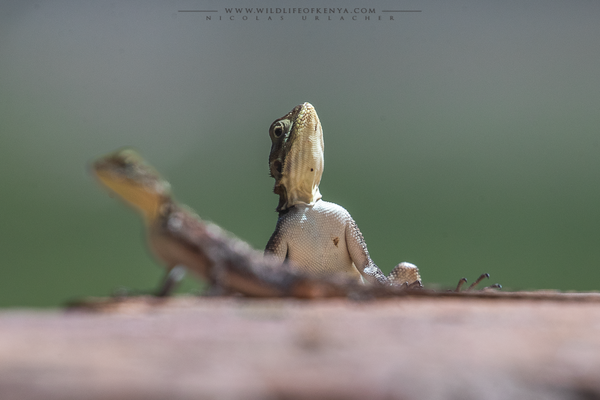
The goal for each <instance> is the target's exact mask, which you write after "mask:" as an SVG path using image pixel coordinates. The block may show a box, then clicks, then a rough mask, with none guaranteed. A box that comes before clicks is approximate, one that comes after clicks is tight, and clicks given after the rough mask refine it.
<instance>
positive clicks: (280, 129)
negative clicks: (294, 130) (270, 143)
mask: <svg viewBox="0 0 600 400" xmlns="http://www.w3.org/2000/svg"><path fill="white" fill-rule="evenodd" d="M289 127H290V122H289V121H287V120H282V121H276V122H275V123H273V125H272V126H271V133H272V134H273V137H274V138H275V139H279V138H280V137H281V136H282V135H283V134H284V133H286V132H287V131H288V129H289Z"/></svg>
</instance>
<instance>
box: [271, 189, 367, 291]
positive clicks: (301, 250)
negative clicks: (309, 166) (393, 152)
mask: <svg viewBox="0 0 600 400" xmlns="http://www.w3.org/2000/svg"><path fill="white" fill-rule="evenodd" d="M353 225H354V221H353V220H352V218H351V217H350V214H349V213H348V211H346V210H345V209H344V208H343V207H341V206H339V205H337V204H334V203H329V202H326V201H323V200H318V201H317V202H315V204H314V205H312V206H311V205H306V204H297V205H296V206H294V207H292V208H290V209H289V211H288V212H286V213H282V214H281V215H280V217H279V219H278V221H277V227H276V229H275V232H274V234H273V236H272V238H271V240H270V241H269V243H268V245H267V251H269V252H272V253H273V254H274V255H275V256H277V257H278V258H280V259H282V260H283V259H286V258H287V259H289V260H290V261H292V262H293V263H294V264H296V265H298V266H299V267H298V268H300V269H301V270H302V271H303V272H308V273H311V274H314V275H316V276H331V275H332V274H336V273H339V274H343V275H345V276H351V277H355V278H356V279H357V280H359V281H362V278H361V274H360V272H359V270H358V269H357V267H356V266H355V264H354V262H353V259H354V257H356V258H357V260H356V261H357V262H358V263H361V264H362V265H361V266H360V267H364V266H365V265H366V264H367V263H368V260H367V259H366V257H365V255H364V254H363V255H362V256H361V251H362V249H361V248H360V247H361V246H360V245H359V244H358V241H357V239H358V238H357V237H356V236H355V235H356V233H355V231H354V229H353ZM354 248H355V251H354V252H355V253H356V254H355V255H354V254H351V252H353V251H352V250H353V249H354ZM353 255H354V257H353Z"/></svg>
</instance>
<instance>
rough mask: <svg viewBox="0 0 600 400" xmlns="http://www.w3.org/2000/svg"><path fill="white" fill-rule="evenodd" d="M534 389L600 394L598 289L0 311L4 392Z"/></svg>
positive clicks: (485, 394) (205, 395) (389, 394)
mask: <svg viewBox="0 0 600 400" xmlns="http://www.w3.org/2000/svg"><path fill="white" fill-rule="evenodd" d="M561 300H564V301H561ZM89 304H92V306H89ZM532 398H534V399H536V398H539V399H563V398H568V399H592V398H600V301H599V296H598V295H595V294H593V295H589V296H578V295H571V296H570V297H569V295H565V296H564V298H561V296H560V295H553V294H551V295H549V296H545V295H541V296H540V295H539V294H538V295H532V296H530V297H529V298H528V297H527V296H522V298H520V299H514V298H505V297H501V296H496V297H491V298H485V297H483V298H481V297H475V296H464V297H425V296H406V297H400V298H394V299H386V300H374V301H363V302H357V301H350V300H344V299H335V300H318V301H302V300H289V299H274V300H253V299H242V298H200V297H177V298H171V299H165V300H157V299H150V298H131V299H125V300H121V301H113V300H104V301H96V302H91V303H88V307H87V308H86V307H83V308H79V309H77V310H69V311H64V310H61V311H53V312H48V311H35V310H4V311H2V312H0V399H2V400H13V399H19V400H23V399H27V400H28V399H50V400H54V399H57V400H58V399H61V400H70V399H118V400H120V399H123V400H125V399H127V400H137V399H140V400H141V399H144V400H154V399H532Z"/></svg>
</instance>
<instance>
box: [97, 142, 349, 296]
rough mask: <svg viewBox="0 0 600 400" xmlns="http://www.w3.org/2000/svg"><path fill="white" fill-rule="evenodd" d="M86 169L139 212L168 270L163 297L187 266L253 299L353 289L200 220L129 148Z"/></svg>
mask: <svg viewBox="0 0 600 400" xmlns="http://www.w3.org/2000/svg"><path fill="white" fill-rule="evenodd" d="M91 169H92V172H93V174H94V175H95V176H96V177H97V178H98V180H99V181H100V183H102V184H103V185H104V186H105V187H106V188H107V189H109V191H110V192H112V193H114V194H116V195H118V196H119V197H120V198H121V199H122V200H124V201H125V202H126V203H128V204H129V205H130V206H132V207H133V208H134V209H136V210H137V211H138V212H139V213H140V214H141V215H142V219H143V221H144V226H145V231H146V236H147V241H148V245H149V248H150V250H151V253H153V255H154V256H155V257H156V258H158V260H159V261H160V262H161V263H162V264H164V265H165V267H166V269H167V274H166V276H165V278H164V280H163V282H162V284H161V286H160V288H159V289H158V291H157V293H156V294H157V295H159V296H165V295H168V294H169V293H170V292H171V291H172V289H173V288H174V286H175V285H176V284H177V282H178V281H179V280H181V279H182V278H183V276H184V274H185V271H188V270H190V271H192V272H193V273H195V274H196V275H197V276H198V277H200V278H201V279H203V280H205V281H207V282H208V283H209V284H210V285H212V286H215V287H217V288H222V289H223V290H224V291H225V292H226V293H232V292H235V293H241V294H245V295H248V296H257V297H285V296H292V297H302V298H305V297H309V298H310V297H330V296H343V295H345V294H347V293H348V290H349V289H351V288H352V284H351V283H350V285H347V284H346V282H344V281H343V280H336V281H334V280H327V279H324V280H323V279H316V278H315V277H310V276H307V275H306V274H302V273H300V272H298V271H297V270H296V269H294V268H292V267H291V266H290V263H289V262H286V263H284V264H283V265H282V263H281V262H280V261H279V260H277V259H276V258H275V257H271V256H268V255H267V256H265V255H264V254H263V253H262V252H259V251H256V250H254V249H252V248H251V247H250V245H248V244H247V243H246V242H244V241H242V240H240V239H238V238H236V237H234V236H233V235H231V234H230V233H228V232H226V231H224V230H223V229H221V228H220V227H219V226H218V225H216V224H212V223H209V222H206V221H203V220H202V219H201V218H200V217H199V216H198V215H197V214H196V213H195V212H194V211H193V210H192V209H191V208H189V207H187V206H185V205H181V204H179V203H178V202H177V201H175V200H174V198H173V196H172V194H171V190H170V185H169V183H168V182H167V181H165V180H164V179H163V178H162V177H161V176H160V174H159V173H158V172H157V171H156V170H155V169H154V168H153V167H152V166H150V165H149V164H148V163H146V162H145V161H144V159H143V158H142V157H141V156H140V155H139V154H138V153H137V152H135V151H134V150H132V149H121V150H118V151H116V152H113V153H110V154H108V155H106V156H104V157H101V158H99V159H98V160H96V161H95V162H94V163H93V164H92V167H91Z"/></svg>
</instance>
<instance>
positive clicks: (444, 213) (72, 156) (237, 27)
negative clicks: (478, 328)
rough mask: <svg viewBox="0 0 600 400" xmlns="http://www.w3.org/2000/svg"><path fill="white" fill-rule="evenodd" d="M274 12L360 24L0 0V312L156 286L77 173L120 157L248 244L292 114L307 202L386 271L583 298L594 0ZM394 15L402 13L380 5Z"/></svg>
mask: <svg viewBox="0 0 600 400" xmlns="http://www.w3.org/2000/svg"><path fill="white" fill-rule="evenodd" d="M282 4H283V3H282V2H274V1H269V0H256V1H255V2H254V3H253V4H251V5H249V6H250V7H282ZM232 5H235V4H232ZM288 6H289V7H294V6H295V7H298V6H300V7H323V6H325V7H370V8H375V9H376V13H375V14H372V15H371V19H370V20H368V21H367V20H365V19H364V17H365V15H363V14H358V15H356V16H357V17H358V18H357V20H356V21H354V20H352V18H351V17H352V14H347V15H346V16H345V20H344V21H340V20H339V17H340V14H331V15H330V16H331V17H332V20H331V21H329V20H323V19H324V18H323V17H322V16H321V18H320V19H319V21H315V19H314V17H315V15H316V14H307V15H306V16H307V20H302V18H301V16H300V15H298V14H296V15H293V14H285V15H283V14H273V17H275V18H274V20H272V21H268V20H267V18H266V16H264V15H261V16H260V17H259V18H258V20H256V17H257V15H256V14H247V13H239V14H235V15H234V14H232V15H234V20H233V21H232V20H230V19H229V16H230V14H227V13H226V11H225V9H224V8H223V6H222V5H221V4H219V3H217V2H212V1H208V0H206V1H196V2H192V1H183V0H181V1H146V0H144V1H116V2H113V1H96V2H81V1H75V0H67V1H52V2H43V1H1V2H0V132H1V138H2V145H1V146H0V171H1V172H0V184H1V187H2V195H1V198H0V205H1V210H2V212H1V213H0V246H1V247H0V255H1V256H2V258H1V259H0V263H1V264H0V306H2V307H9V306H10V307H14V306H19V307H30V306H35V307H39V306H43V307H48V306H58V305H61V304H63V303H64V302H66V301H68V300H70V299H74V298H78V297H82V296H90V295H94V296H103V295H108V294H110V293H111V292H112V291H113V290H115V289H116V288H119V287H129V288H134V289H149V288H152V287H154V286H156V284H157V282H158V280H159V279H160V277H161V276H162V270H161V267H160V266H159V265H158V264H157V263H156V262H155V261H154V260H153V259H152V258H151V257H150V256H149V255H148V253H147V250H146V247H145V244H144V241H143V234H142V224H141V220H140V218H139V217H138V216H137V215H136V214H135V213H133V212H131V210H129V209H128V208H126V207H125V206H124V205H122V204H121V203H120V202H118V201H117V200H116V199H114V198H110V197H109V196H108V195H107V193H106V192H105V191H103V190H102V189H101V188H100V187H99V186H98V185H97V184H96V182H94V180H93V179H92V178H91V176H90V174H89V173H88V171H87V169H86V166H87V165H88V164H89V162H90V161H91V160H93V159H94V158H95V157H97V156H100V155H103V154H104V153H107V152H109V151H112V150H114V149H116V148H119V147H122V146H133V147H135V148H137V149H138V150H139V151H140V152H141V153H142V154H143V155H144V156H145V158H146V159H147V160H148V161H149V162H150V163H152V164H153V165H154V166H155V167H156V168H157V169H158V170H160V171H161V172H162V173H163V174H164V175H165V176H166V178H167V179H168V180H169V181H170V182H171V184H172V186H173V188H174V193H175V195H176V196H177V198H178V199H179V200H180V201H182V202H184V203H186V204H188V205H189V206H191V207H193V208H194V209H195V210H196V211H197V212H198V213H199V214H200V215H201V216H202V217H203V218H205V219H209V220H212V221H214V222H216V223H218V224H219V225H221V226H223V227H224V228H226V229H227V230H229V231H231V232H234V233H235V234H236V235H238V236H239V237H241V238H243V239H245V240H247V241H248V242H250V243H251V244H252V245H253V246H255V247H257V248H260V249H262V248H263V247H264V245H265V243H266V242H267V240H268V238H269V236H270V234H271V232H272V230H273V228H274V227H275V222H276V218H277V215H276V213H275V211H274V209H275V206H276V205H277V197H276V196H275V195H274V194H273V193H272V185H273V180H272V179H271V178H270V177H269V175H268V168H267V156H268V152H269V148H270V140H269V137H268V133H267V131H268V128H269V125H270V124H271V122H272V121H273V120H274V119H276V118H278V117H280V116H282V115H284V114H285V113H287V112H288V111H289V110H290V109H291V108H292V107H293V106H295V105H296V104H299V103H301V102H304V101H309V102H311V103H313V104H314V105H315V107H316V109H317V111H318V113H319V116H320V118H321V122H322V123H323V127H324V132H325V155H326V163H325V166H326V167H325V172H324V176H323V180H322V183H321V192H322V193H323V195H324V198H325V199H326V200H329V201H333V202H336V203H339V204H341V205H343V206H344V207H346V208H347V209H348V210H349V211H350V212H351V214H352V215H353V217H354V218H355V220H356V221H357V223H358V225H359V226H360V228H361V230H362V232H363V234H364V236H365V238H366V240H367V243H368V245H369V250H370V252H371V255H372V257H373V259H374V260H375V262H376V263H377V264H378V265H379V266H380V267H381V268H382V269H383V270H384V271H385V272H387V271H389V270H390V269H391V268H392V267H393V266H394V265H395V264H396V263H398V262H400V261H403V260H406V261H410V262H413V263H415V264H417V265H418V266H419V267H420V269H421V272H422V277H423V279H424V280H425V283H426V284H430V283H438V284H440V285H443V286H450V285H454V284H455V283H456V281H457V280H458V278H460V277H462V276H466V277H468V278H470V279H474V278H475V277H477V276H478V275H479V274H480V273H481V272H489V273H490V274H491V275H492V281H493V282H500V283H502V284H503V285H504V286H505V287H507V288H510V289H537V288H555V289H561V290H598V289H600V270H599V268H598V267H599V264H600V246H599V240H600V210H599V207H598V205H599V204H600V185H599V179H598V178H599V174H600V157H598V153H599V151H600V131H599V127H600V107H599V105H600V24H599V23H598V21H600V3H599V2H594V1H570V2H566V1H541V0H540V1H504V2H481V1H476V0H469V1H454V2H439V1H410V0H409V1H406V2H402V3H401V4H399V3H398V2H395V1H379V2H368V3H364V2H363V3H360V2H358V3H356V4H354V3H353V4H349V3H348V2H341V1H335V0H327V1H326V2H314V1H311V0H307V1H302V2H301V3H295V4H294V3H293V2H290V3H289V5H288ZM190 9H192V10H216V11H217V12H216V13H211V14H210V15H211V16H212V20H211V21H207V20H206V16H207V15H209V14H207V13H183V12H178V10H190ZM400 9H404V10H421V12H418V13H384V12H383V10H400ZM351 10H352V8H351ZM244 15H246V16H248V17H249V18H248V19H247V20H244V19H243V16H244ZM282 15H283V17H284V19H283V20H280V17H281V16H282ZM390 15H393V17H394V20H393V21H390V20H389V16H390ZM378 16H382V20H381V21H379V20H378V19H377V18H378ZM218 17H222V19H221V20H219V19H218ZM197 288H198V284H197V283H196V282H195V281H193V280H191V279H190V280H188V281H187V282H186V284H185V285H184V287H183V288H182V289H181V290H183V291H192V292H193V291H196V290H197Z"/></svg>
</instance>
